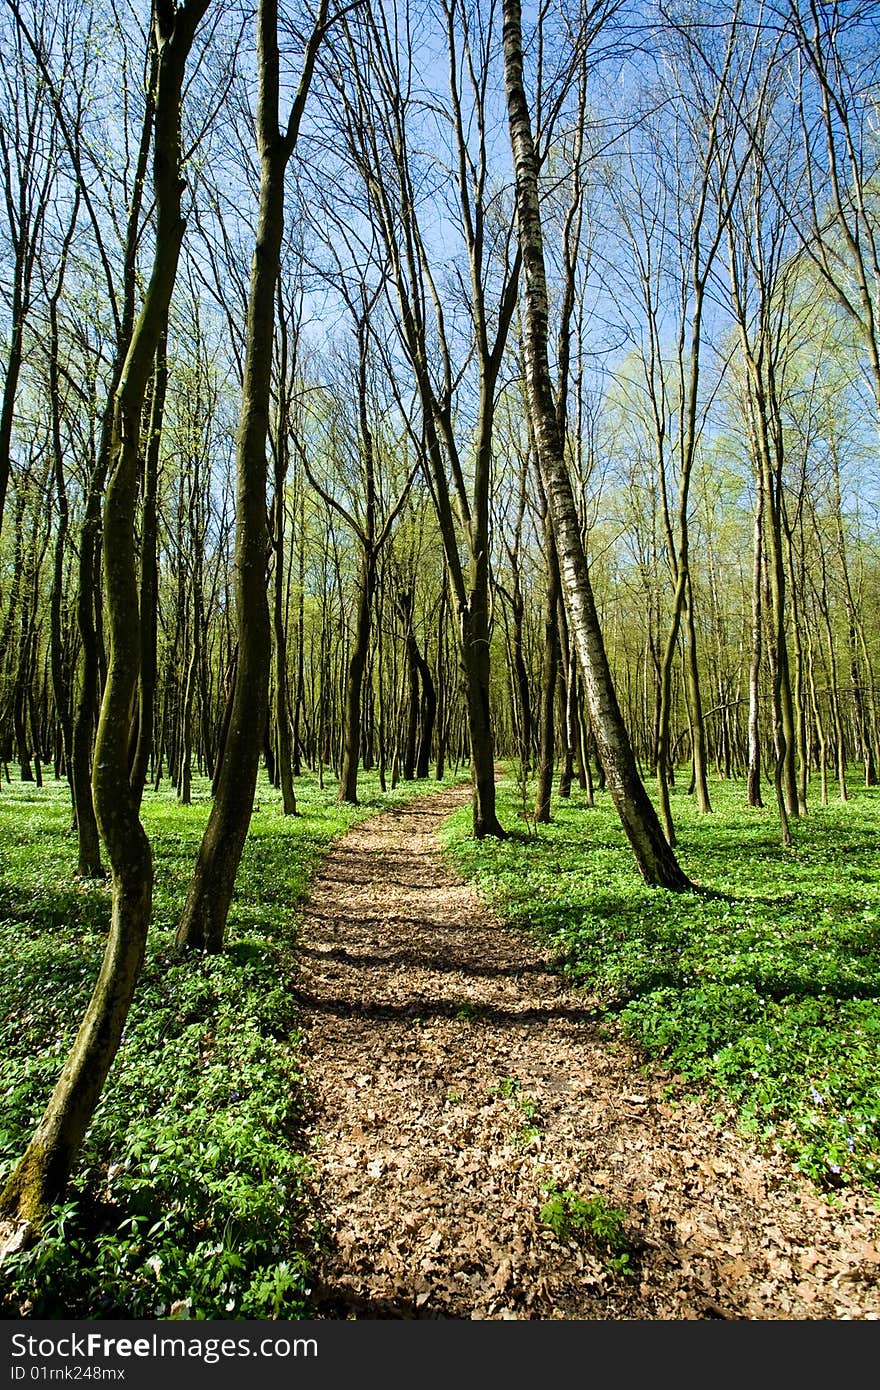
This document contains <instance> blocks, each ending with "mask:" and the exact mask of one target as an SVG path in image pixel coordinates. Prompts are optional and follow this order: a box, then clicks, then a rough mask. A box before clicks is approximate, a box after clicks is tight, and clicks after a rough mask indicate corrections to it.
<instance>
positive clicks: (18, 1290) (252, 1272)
mask: <svg viewBox="0 0 880 1390" xmlns="http://www.w3.org/2000/svg"><path fill="white" fill-rule="evenodd" d="M425 790H426V786H425V783H424V782H421V783H409V784H405V785H403V786H401V787H400V788H399V789H398V791H397V792H395V793H393V794H390V795H388V796H383V795H382V794H381V793H379V791H378V788H377V786H376V781H375V778H372V777H369V776H368V777H365V778H363V781H362V797H361V806H360V807H359V808H357V809H355V808H353V807H348V806H345V807H342V806H338V805H337V804H336V803H335V793H336V787H335V785H334V786H328V787H327V788H326V789H325V790H324V791H321V790H319V789H318V787H317V784H316V781H315V779H313V778H304V779H302V781H300V782H298V783H297V798H298V803H299V809H300V811H301V814H300V815H299V816H297V817H295V818H290V817H288V818H284V817H283V816H282V815H281V813H280V808H279V805H278V796H277V793H275V792H274V791H273V790H272V788H271V787H270V786H269V784H268V782H266V781H265V780H263V779H261V783H260V786H259V790H258V807H257V809H256V810H255V813H254V817H253V821H252V826H251V833H250V835H249V837H248V841H247V844H246V847H245V852H244V856H243V859H242V863H241V868H240V871H239V877H238V882H237V886H236V893H235V898H234V900H233V906H232V911H231V913H230V919H229V931H228V949H227V950H226V951H224V953H223V954H221V955H218V956H206V955H202V954H199V955H196V956H192V957H188V958H186V959H184V960H181V959H180V958H179V957H178V956H177V955H175V953H174V952H173V949H172V941H173V932H174V928H175V925H176V922H177V918H178V915H179V913H180V910H181V908H182V906H183V899H184V895H185V892H186V888H187V884H188V881H189V877H190V874H191V872H192V867H193V864H194V862H195V855H196V851H197V849H198V845H199V842H200V839H201V834H202V830H203V828H204V824H205V820H206V818H207V813H208V810H209V804H210V803H209V797H208V791H207V787H206V785H205V784H204V783H200V784H199V785H198V787H197V789H196V793H195V796H194V804H193V805H192V806H191V807H181V806H179V805H178V804H177V802H176V800H175V797H174V794H173V792H172V791H170V790H169V791H167V792H160V793H159V794H153V793H147V795H146V797H145V799H144V810H143V815H144V823H145V826H146V829H147V833H148V834H149V836H150V838H151V841H152V844H153V852H154V861H155V886H154V894H153V924H152V926H151V929H150V936H149V943H148V949H147V958H146V961H145V964H144V969H143V972H142V975H141V978H140V981H139V983H138V987H137V991H136V995H135V1000H134V1004H133V1007H132V1011H131V1015H130V1018H129V1021H128V1024H127V1027H126V1032H125V1036H124V1039H123V1044H122V1047H121V1049H120V1053H119V1055H118V1056H117V1059H116V1062H115V1064H114V1066H113V1068H112V1070H111V1073H110V1076H109V1078H108V1081H107V1084H106V1086H105V1089H104V1093H103V1095H102V1098H101V1102H100V1106H99V1108H98V1110H97V1113H96V1115H95V1118H94V1121H93V1123H92V1125H91V1127H90V1129H89V1132H88V1134H87V1136H86V1140H85V1143H84V1145H83V1148H82V1151H81V1153H80V1156H79V1159H78V1162H77V1165H76V1169H75V1172H74V1175H73V1179H72V1182H71V1183H70V1186H69V1190H68V1193H67V1195H66V1200H65V1201H64V1202H63V1203H62V1204H60V1205H59V1206H58V1207H56V1208H55V1211H54V1213H53V1217H52V1220H51V1221H50V1223H49V1225H48V1227H47V1228H46V1230H45V1232H44V1237H43V1239H41V1240H40V1241H39V1242H38V1243H37V1244H35V1245H33V1246H32V1247H31V1248H30V1249H29V1250H27V1251H25V1252H23V1253H19V1254H17V1255H15V1256H11V1257H8V1258H7V1260H6V1261H5V1263H4V1266H3V1268H2V1270H0V1314H2V1315H4V1316H6V1317H21V1316H30V1317H38V1318H56V1317H90V1318H94V1317H101V1318H116V1317H128V1318H153V1317H180V1318H249V1319H268V1318H285V1319H295V1318H299V1317H303V1316H307V1315H308V1299H309V1290H310V1268H311V1262H312V1259H313V1256H314V1252H315V1248H316V1241H317V1240H318V1239H319V1238H320V1232H319V1231H318V1229H317V1228H316V1226H315V1221H314V1216H313V1214H312V1213H311V1211H310V1210H309V1208H308V1203H307V1199H306V1193H305V1184H304V1179H305V1177H306V1174H307V1159H306V1157H305V1156H304V1153H303V1148H304V1144H303V1140H302V1135H301V1126H302V1119H303V1112H304V1106H305V1104H306V1096H305V1091H304V1081H303V1076H302V1072H301V1068H300V1060H299V1042H300V1037H299V1033H298V1031H297V1014H296V1007H295V1002H294V999H293V996H292V994H291V992H290V988H289V983H288V980H289V970H288V969H287V968H286V967H287V966H288V965H289V953H290V951H291V950H292V947H293V940H294V932H295V918H296V909H297V907H298V905H299V904H300V903H301V902H302V900H303V898H304V896H305V894H306V891H307V888H308V884H309V880H310V878H311V875H312V873H313V871H314V869H315V868H316V866H317V864H318V862H319V860H320V858H321V856H322V854H323V852H324V851H325V850H326V847H327V846H328V845H329V843H330V841H331V840H332V839H333V838H334V837H335V836H336V835H337V834H339V833H341V832H342V831H344V830H345V829H346V828H347V827H348V826H349V825H350V824H351V823H352V822H353V821H354V820H355V819H357V818H359V817H361V816H363V815H366V814H369V813H371V812H373V811H376V810H380V809H384V808H385V807H387V806H390V805H394V804H395V803H396V802H398V801H400V800H401V799H403V798H404V797H406V796H408V795H411V794H412V793H414V792H424V791H425ZM0 845H2V862H0V997H2V999H3V1004H4V1007H3V1010H2V1020H0V1095H2V1096H3V1102H4V1104H3V1113H2V1118H0V1184H2V1181H3V1177H4V1175H5V1173H7V1172H8V1171H9V1169H10V1168H11V1166H12V1165H13V1164H14V1162H15V1161H16V1160H17V1158H18V1157H19V1156H20V1154H21V1152H22V1151H23V1149H24V1146H25V1145H26V1143H27V1141H28V1138H29V1137H30V1134H31V1131H32V1129H33V1127H34V1125H35V1123H36V1121H37V1120H38V1118H39V1116H40V1114H41V1113H42V1110H43V1107H44V1106H45V1103H46V1100H47V1098H48V1096H49V1094H50V1092H51V1089H52V1086H53V1085H54V1082H55V1080H56V1078H57V1075H58V1071H59V1069H60V1066H61V1064H62V1063H63V1061H64V1059H65V1058H66V1056H67V1053H68V1050H69V1048H70V1044H71V1042H72V1039H73V1036H74V1033H75V1030H76V1026H77V1023H78V1020H79V1018H80V1016H81V1013H82V1011H83V1009H84V1007H85V1004H86V1002H87V1000H88V997H89V994H90V992H91V988H92V985H93V983H94V980H95V977H96V974H97V969H98V965H99V962H100V959H101V954H102V951H103V945H104V938H105V933H106V930H107V926H108V922H109V904H110V896H109V888H108V886H107V885H106V884H99V883H83V882H80V881H78V880H77V879H76V878H75V877H74V876H73V870H74V868H75V863H76V861H75V849H76V846H75V840H74V838H73V837H72V836H71V834H70V802H69V797H68V795H67V793H66V789H65V787H63V786H62V785H59V784H54V783H51V782H47V784H46V786H45V787H44V788H43V789H42V790H37V789H36V788H34V787H28V786H23V785H21V784H18V783H13V784H12V785H5V786H3V788H2V790H0Z"/></svg>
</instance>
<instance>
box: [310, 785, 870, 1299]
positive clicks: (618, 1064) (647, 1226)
mask: <svg viewBox="0 0 880 1390" xmlns="http://www.w3.org/2000/svg"><path fill="white" fill-rule="evenodd" d="M465 794H466V793H465V790H464V789H462V788H460V787H459V788H452V789H447V790H443V791H439V792H437V793H434V794H431V795H428V796H426V797H423V798H419V799H418V800H416V801H413V802H411V803H409V804H408V805H406V806H404V807H402V808H400V809H396V810H393V811H389V812H387V813H384V814H383V815H381V816H378V817H375V818H373V819H371V820H368V821H365V822H363V823H361V824H360V825H358V826H356V827H355V828H354V829H353V830H351V831H349V833H348V834H347V835H346V836H345V837H344V838H343V839H342V840H340V841H338V842H337V844H336V846H335V847H334V848H333V849H332V850H331V852H330V855H329V857H328V858H327V860H326V861H325V863H324V866H323V870H322V872H321V874H320V875H319V876H318V878H317V879H316V880H315V882H314V884H313V888H312V892H311V896H310V898H309V901H308V903H307V905H306V907H305V910H304V918H303V923H302V928H301V933H300V942H299V947H300V949H299V965H298V971H297V979H296V988H297V993H298V996H299V999H300V1005H301V1018H302V1027H303V1029H304V1033H305V1060H306V1066H307V1070H308V1073H309V1078H310V1088H311V1094H312V1099H313V1109H314V1113H313V1138H312V1145H313V1157H314V1176H313V1178H312V1184H313V1194H312V1195H313V1198H314V1201H315V1204H316V1206H317V1209H318V1212H319V1214H320V1219H321V1223H322V1227H323V1230H324V1232H325V1250H324V1253H323V1256H322V1257H321V1260H320V1262H319V1267H318V1277H317V1285H316V1290H315V1297H316V1304H317V1316H318V1317H320V1318H328V1319H341V1318H457V1319H512V1320H532V1319H542V1320H544V1319H569V1320H570V1319H592V1320H608V1319H650V1320H658V1319H672V1320H681V1319H706V1318H726V1319H811V1320H813V1319H876V1317H877V1315H878V1312H880V1296H878V1288H880V1238H878V1236H880V1223H878V1209H877V1204H876V1203H874V1202H872V1201H871V1200H870V1199H869V1198H867V1197H865V1196H863V1195H860V1194H857V1193H845V1192H844V1193H838V1194H836V1195H835V1197H834V1199H833V1201H827V1200H825V1199H824V1198H823V1197H821V1196H820V1195H817V1194H816V1193H815V1192H814V1190H813V1189H812V1188H811V1187H810V1185H809V1184H808V1183H807V1182H806V1181H805V1180H804V1179H803V1178H802V1177H800V1176H799V1175H797V1174H795V1173H793V1172H792V1170H791V1168H790V1167H789V1166H788V1165H787V1163H786V1161H785V1159H784V1157H783V1156H782V1154H781V1153H779V1152H775V1151H773V1150H768V1151H766V1152H762V1151H760V1150H759V1149H758V1147H757V1146H756V1145H755V1144H754V1143H753V1142H751V1141H750V1140H749V1139H748V1138H747V1137H745V1136H744V1135H743V1134H742V1133H740V1132H738V1131H737V1129H736V1127H735V1122H734V1120H733V1117H732V1115H728V1116H726V1117H724V1116H722V1117H721V1123H720V1124H719V1122H718V1107H717V1104H715V1103H714V1102H713V1106H712V1111H713V1113H712V1114H710V1112H709V1110H708V1107H707V1106H704V1105H701V1104H700V1103H699V1101H697V1100H695V1099H693V1098H688V1097H684V1096H681V1097H679V1098H678V1099H672V1100H670V1099H669V1098H668V1095H669V1089H670V1085H669V1083H670V1078H669V1076H668V1075H666V1074H665V1073H663V1072H662V1071H661V1070H660V1069H659V1068H656V1067H655V1068H653V1069H651V1070H650V1071H649V1072H648V1073H647V1075H646V1071H645V1068H644V1066H643V1064H642V1060H641V1059H640V1058H639V1056H638V1055H637V1053H636V1052H635V1051H634V1050H633V1048H631V1047H630V1046H629V1045H628V1044H627V1043H626V1042H625V1041H624V1040H623V1039H622V1037H621V1036H620V1034H619V1032H618V1031H617V1030H616V1027H615V1025H612V1024H609V1021H608V1020H607V1018H603V1017H602V1016H601V1011H600V1010H599V1009H598V1008H597V1007H596V1002H595V1001H594V1000H591V999H590V998H589V997H588V996H586V995H585V994H584V993H583V992H581V991H578V990H576V989H575V988H573V987H572V986H571V985H570V984H568V982H566V981H565V980H564V979H563V978H562V977H561V976H560V975H558V974H555V973H553V971H552V970H551V969H550V957H549V955H548V954H546V953H545V954H542V952H541V948H540V947H539V946H536V944H535V943H534V941H532V940H530V939H528V938H527V937H526V936H524V935H523V934H522V933H519V932H515V931H514V930H512V929H510V928H508V927H507V926H505V925H504V923H503V922H501V921H499V919H498V918H497V916H496V915H495V914H494V913H493V912H492V911H491V909H490V908H488V907H487V906H486V904H485V903H484V902H483V901H482V900H481V899H480V897H479V896H478V894H477V892H476V890H475V889H474V888H473V887H471V886H470V885H468V884H465V883H463V882H462V881H461V880H460V879H459V878H457V877H456V875H455V874H454V872H453V871H452V870H451V868H450V867H449V866H448V865H447V864H446V863H445V862H444V860H443V857H442V852H441V850H440V846H439V843H438V840H437V837H436V832H437V829H438V827H439V826H440V824H441V822H442V821H443V820H444V819H445V817H446V816H448V815H449V814H451V812H452V811H453V810H455V809H456V808H457V807H458V806H459V805H460V804H461V800H462V797H463V796H464V795H465ZM550 1190H556V1191H558V1190H570V1191H574V1192H577V1193H578V1194H580V1195H581V1196H582V1197H591V1196H593V1195H596V1194H598V1195H601V1197H602V1198H604V1199H605V1200H606V1201H607V1203H608V1204H609V1205H610V1206H613V1207H615V1208H618V1209H620V1210H622V1211H623V1212H624V1213H625V1214H626V1229H627V1235H628V1239H629V1241H630V1244H631V1251H632V1258H631V1262H630V1266H629V1267H628V1268H627V1269H626V1271H623V1272H621V1271H619V1270H614V1269H612V1268H610V1267H609V1264H608V1262H607V1261H606V1260H605V1259H604V1258H603V1254H602V1251H601V1249H600V1248H599V1247H598V1246H597V1245H596V1244H593V1243H591V1242H590V1241H589V1240H585V1239H583V1238H582V1235H581V1233H579V1232H576V1231H573V1232H570V1233H569V1234H570V1236H571V1238H570V1239H557V1238H556V1236H554V1234H553V1232H552V1231H551V1230H550V1229H549V1228H548V1227H547V1225H546V1224H545V1223H543V1222H542V1221H541V1216H540V1213H541V1207H542V1205H543V1204H544V1202H545V1200H546V1195H547V1193H548V1191H550Z"/></svg>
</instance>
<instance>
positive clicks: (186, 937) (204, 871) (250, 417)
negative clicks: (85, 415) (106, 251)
mask: <svg viewBox="0 0 880 1390" xmlns="http://www.w3.org/2000/svg"><path fill="white" fill-rule="evenodd" d="M328 8H329V0H321V4H320V6H319V9H318V14H317V17H316V19H315V22H314V25H313V27H312V31H311V34H310V36H309V39H308V42H307V44H306V51H305V58H304V61H303V68H302V75H301V77H300V80H299V86H298V88H297V92H296V96H295V98H294V101H293V103H292V105H291V109H290V114H289V116H288V120H287V125H286V127H285V129H284V130H283V131H281V130H279V104H280V103H279V88H280V53H279V46H278V4H277V0H260V3H259V5H258V8H257V66H258V72H259V94H258V99H257V141H258V146H259V154H260V212H259V223H258V227H257V240H256V246H255V249H254V257H253V261H252V263H251V278H250V291H249V297H248V317H247V339H246V347H245V360H244V377H243V382H242V394H241V413H240V416H239V425H238V435H237V439H236V464H237V493H236V513H235V606H236V614H237V618H238V647H237V662H236V671H235V682H234V686H233V692H232V698H231V704H230V718H229V726H228V729H227V732H226V738H225V745H224V749H223V758H222V762H221V765H220V772H219V780H218V783H217V790H216V795H215V798H214V804H213V807H212V809H211V815H210V817H209V819H208V824H207V826H206V828H205V833H204V836H203V838H202V843H201V846H200V848H199V854H198V859H197V861H196V866H195V870H194V873H193V877H192V882H191V884H190V888H189V892H188V894H187V899H186V904H185V906H184V909H183V914H182V916H181V919H180V922H179V923H178V927H177V934H176V942H177V945H178V947H180V948H188V949H193V948H196V949H203V950H208V951H219V950H221V949H222V947H223V934H224V931H225V927H226V919H227V916H228V914H229V904H230V902H231V901H232V893H233V889H234V887H235V878H236V875H237V873H238V866H239V863H240V861H241V853H242V849H243V848H244V842H245V837H246V835H247V831H248V826H249V824H250V818H251V812H252V810H253V804H254V791H255V788H256V781H257V768H258V766H259V759H260V750H261V748H262V745H263V734H264V729H265V715H266V710H267V701H268V688H269V656H270V628H269V604H268V597H267V593H266V563H267V559H268V555H269V533H268V525H267V515H266V486H267V459H266V441H267V439H268V436H269V417H270V408H271V381H272V345H273V340H274V325H275V290H276V285H277V281H278V268H279V261H280V256H281V244H282V239H283V235H284V179H285V173H286V170H287V166H288V164H289V162H290V159H291V157H292V155H293V152H294V150H295V149H296V143H297V139H298V136H299V128H300V123H301V121H302V115H303V111H304V109H305V104H306V98H307V96H308V91H309V86H310V84H311V80H312V74H313V72H314V67H315V59H316V57H317V53H318V48H319V46H320V44H321V42H322V41H323V38H324V35H325V32H326V27H327V11H328Z"/></svg>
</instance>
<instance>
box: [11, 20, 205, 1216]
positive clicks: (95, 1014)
mask: <svg viewBox="0 0 880 1390" xmlns="http://www.w3.org/2000/svg"><path fill="white" fill-rule="evenodd" d="M207 5H208V0H188V3H187V4H186V5H185V6H184V8H183V9H181V10H180V11H177V10H176V9H175V8H174V6H167V5H165V4H162V5H158V4H157V6H156V8H155V11H154V31H153V33H154V42H155V44H156V49H157V59H158V62H157V78H156V83H157V85H156V105H155V117H154V147H153V148H154V165H153V168H154V187H155V194H156V218H157V221H156V249H155V256H154V261H153V268H152V273H151V276H150V281H149V284H148V286H147V290H146V293H145V297H144V303H143V308H142V310H141V315H140V319H139V320H138V324H137V327H136V329H135V331H134V333H133V335H132V339H131V344H130V347H129V351H128V354H127V356H126V360H125V365H124V367H123V370H122V374H121V378H120V385H119V390H118V392H117V396H116V399H115V402H114V425H113V431H112V436H111V441H112V443H111V451H110V468H109V474H108V488H107V498H106V503H105V511H104V535H105V546H104V575H105V583H106V588H107V604H108V621H109V632H110V644H111V646H110V663H109V668H108V673H107V683H106V688H105V691H104V698H103V701H102V705H101V717H100V720H99V723H98V734H97V741H96V749H95V769H94V798H95V808H96V812H97V816H98V820H99V824H100V827H101V834H102V836H103V838H104V842H105V844H106V846H107V855H108V858H109V860H110V866H111V870H112V904H111V919H110V935H109V938H108V941H107V947H106V950H105V952H104V959H103V962H102V965H101V971H100V974H99V977H98V982H97V984H96V986H95V990H94V993H93V994H92V998H91V1000H90V1002H89V1005H88V1008H87V1010H86V1013H85V1016H84V1018H83V1021H82V1023H81V1025H80V1028H79V1032H78V1033H77V1037H76V1040H75V1042H74V1045H73V1049H72V1051H71V1053H70V1056H69V1058H68V1060H67V1062H66V1063H65V1066H64V1069H63V1071H62V1073H61V1076H60V1078H59V1080H58V1083H57V1085H56V1087H55V1090H54V1092H53V1094H52V1097H51V1099H50V1101H49V1103H48V1105H47V1107H46V1110H45V1112H44V1114H43V1117H42V1119H41V1120H40V1122H39V1124H38V1126H37V1129H36V1131H35V1133H34V1136H33V1138H32V1139H31V1142H30V1144H29V1145H28V1148H27V1150H26V1151H25V1153H24V1155H23V1157H22V1159H21V1160H20V1162H19V1164H18V1165H17V1167H16V1168H15V1169H14V1171H13V1172H12V1174H11V1176H10V1178H9V1179H8V1181H7V1184H6V1187H5V1188H4V1191H3V1193H2V1196H0V1210H2V1211H3V1212H4V1214H6V1215H11V1216H14V1217H16V1218H19V1219H23V1220H26V1221H29V1222H31V1223H33V1224H35V1225H37V1226H39V1224H40V1223H41V1222H42V1221H43V1220H45V1218H46V1217H47V1215H48V1214H49V1211H50V1209H51V1206H52V1204H53V1202H55V1201H56V1200H57V1199H58V1198H59V1197H60V1196H61V1195H62V1194H63V1192H64V1188H65V1186H66V1184H67V1179H68V1176H69V1174H70V1169H71V1166H72V1164H73V1161H74V1159H75V1156H76V1153H77V1151H78V1149H79V1146H80V1144H81V1142H82V1139H83V1136H84V1134H85V1131H86V1129H87V1127H88V1125H89V1122H90V1120H91V1118H92V1115H93V1113H94V1110H95V1107H96V1105H97V1103H98V1100H99V1098H100V1094H101V1090H102V1088H103V1085H104V1080H105V1078H106V1076H107V1073H108V1071H109V1069H110V1066H111V1064H112V1062H113V1059H114V1057H115V1056H116V1052H117V1050H118V1047H119V1042H120V1039H121V1037H122V1030H123V1028H124V1026H125V1020H126V1018H127V1016H128V1010H129V1007H130V1005H131V1000H132V997H133V994H134V988H135V984H136V982H137V978H138V974H139V973H140V967H141V963H142V961H143V956H144V949H145V946H146V939H147V927H148V924H149V918H150V904H151V899H152V884H153V865H152V854H151V852H150V845H149V841H148V840H147V837H146V835H145V834H144V830H143V827H142V825H141V823H140V819H139V815H138V806H137V802H136V800H135V797H134V796H133V794H132V790H131V785H130V781H129V737H130V731H131V729H130V720H131V709H132V702H133V700H134V697H135V692H136V689H137V679H138V667H139V664H140V631H139V620H138V587H137V567H136V559H135V543H134V514H135V503H136V498H137V471H138V446H139V442H140V422H141V413H142V410H143V403H144V397H145V394H146V389H147V382H148V380H149V375H150V371H151V369H152V365H153V361H154V358H155V354H156V349H157V346H158V343H159V339H160V336H161V334H162V332H163V330H164V328H165V325H166V324H167V320H168V309H169V305H170V301H171V294H172V290H173V287H174V280H175V278H176V273H177V262H178V257H179V253H180V246H181V243H182V240H183V230H184V224H183V219H182V217H181V192H182V188H183V185H182V183H181V181H180V162H181V150H180V104H181V93H182V88H183V77H184V69H185V64H186V57H187V54H188V53H189V49H190V47H191V44H192V40H193V37H194V34H195V29H196V26H197V24H198V22H199V20H200V19H201V17H202V15H203V13H204V11H205V9H206V8H207Z"/></svg>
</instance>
